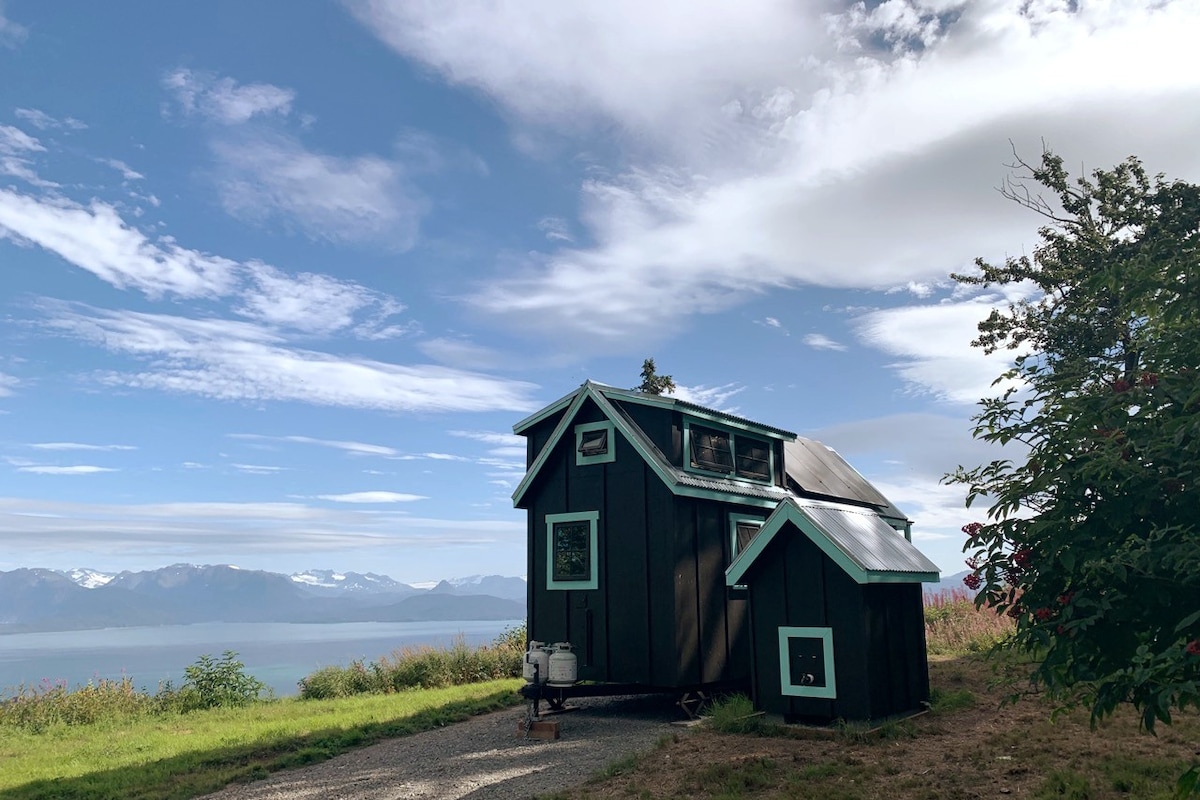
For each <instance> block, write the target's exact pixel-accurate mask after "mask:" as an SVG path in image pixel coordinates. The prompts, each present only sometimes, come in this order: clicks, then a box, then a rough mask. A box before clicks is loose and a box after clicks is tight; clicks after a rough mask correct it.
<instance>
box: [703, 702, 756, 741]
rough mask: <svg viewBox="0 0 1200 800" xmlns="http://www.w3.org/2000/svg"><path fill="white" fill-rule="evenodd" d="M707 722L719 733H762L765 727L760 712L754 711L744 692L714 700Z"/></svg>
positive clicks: (752, 704)
mask: <svg viewBox="0 0 1200 800" xmlns="http://www.w3.org/2000/svg"><path fill="white" fill-rule="evenodd" d="M708 724H709V725H710V726H712V728H713V730H716V731H719V732H720V733H763V732H764V730H765V728H766V725H765V721H764V720H763V716H762V714H759V713H756V712H755V710H754V703H753V702H752V701H751V700H750V698H749V697H746V695H744V694H731V695H729V696H727V697H721V698H718V699H716V700H714V701H713V704H712V708H711V709H710V710H709V713H708Z"/></svg>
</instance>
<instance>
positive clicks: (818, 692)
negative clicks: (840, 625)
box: [779, 627, 837, 700]
mask: <svg viewBox="0 0 1200 800" xmlns="http://www.w3.org/2000/svg"><path fill="white" fill-rule="evenodd" d="M779 687H780V689H781V690H782V693H783V694H784V695H787V696H790V697H819V698H824V699H828V700H833V699H835V698H837V681H836V680H835V670H834V664H833V628H792V627H782V628H780V629H779Z"/></svg>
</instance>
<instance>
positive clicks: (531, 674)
mask: <svg viewBox="0 0 1200 800" xmlns="http://www.w3.org/2000/svg"><path fill="white" fill-rule="evenodd" d="M535 675H536V678H537V680H538V681H539V682H540V683H545V682H546V681H548V680H550V651H549V649H547V648H546V645H545V643H544V642H533V641H531V642H530V643H529V649H528V650H526V651H525V663H524V664H523V665H522V666H521V677H523V678H524V679H525V681H526V682H527V683H533V681H534V678H535Z"/></svg>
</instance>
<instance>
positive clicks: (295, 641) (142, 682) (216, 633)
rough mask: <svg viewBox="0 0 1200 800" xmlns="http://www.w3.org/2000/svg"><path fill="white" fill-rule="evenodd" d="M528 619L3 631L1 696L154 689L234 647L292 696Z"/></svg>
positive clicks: (481, 640) (486, 638) (485, 638)
mask: <svg viewBox="0 0 1200 800" xmlns="http://www.w3.org/2000/svg"><path fill="white" fill-rule="evenodd" d="M522 622H523V620H508V621H500V622H494V621H488V622H480V621H465V622H342V623H331V624H323V625H316V624H293V623H274V622H236V623H224V622H207V623H201V624H196V625H162V626H155V627H144V628H104V629H102V630H91V631H54V632H48V633H13V634H0V696H3V695H4V694H5V693H8V692H11V690H12V689H14V688H15V687H17V686H18V685H21V684H24V685H26V686H34V685H38V684H40V683H42V682H43V681H44V680H49V681H66V682H67V683H68V684H69V685H71V686H72V687H74V686H78V685H81V684H84V683H86V682H87V681H89V680H96V679H98V678H111V679H120V678H122V677H125V676H128V677H129V678H131V679H132V680H133V683H134V685H135V686H136V687H138V688H141V689H146V690H148V691H154V690H155V689H157V688H158V685H159V683H160V682H162V681H167V680H170V681H172V682H174V683H175V685H176V686H178V685H179V684H180V683H181V682H182V681H183V670H184V668H185V667H187V666H189V665H190V664H192V663H194V662H195V661H196V659H197V658H199V657H200V656H201V655H203V654H207V655H211V656H214V657H219V656H220V655H221V654H222V653H223V652H224V651H226V650H234V651H236V652H237V653H238V659H239V660H240V661H241V662H242V663H244V664H245V665H246V671H247V672H248V673H250V674H251V675H253V676H254V677H256V678H258V679H259V680H260V681H262V682H263V683H265V684H267V685H268V686H270V687H271V688H272V689H274V690H275V693H276V694H277V695H279V696H281V697H285V696H288V695H294V694H296V693H297V691H298V690H297V688H296V682H297V681H299V680H300V679H301V678H303V677H304V676H305V675H308V674H309V673H310V672H312V671H313V670H316V669H318V668H320V667H325V666H344V665H346V664H348V663H350V662H351V661H353V660H354V659H363V660H367V661H370V660H373V659H377V658H379V657H380V656H383V655H387V654H389V653H391V652H392V651H393V650H396V649H399V648H403V647H416V646H420V645H431V646H435V647H440V646H446V645H450V644H452V643H453V642H454V641H455V639H456V638H458V637H460V636H461V637H462V638H463V639H464V640H465V641H466V642H467V644H471V645H476V644H485V643H489V642H491V641H492V640H494V639H495V638H496V637H497V636H499V635H500V634H501V633H503V632H504V631H505V630H506V629H508V628H511V627H514V626H517V625H520V624H521V623H522Z"/></svg>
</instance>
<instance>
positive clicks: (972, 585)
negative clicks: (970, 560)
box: [963, 573, 983, 592]
mask: <svg viewBox="0 0 1200 800" xmlns="http://www.w3.org/2000/svg"><path fill="white" fill-rule="evenodd" d="M963 583H965V584H966V585H967V588H968V589H970V590H971V591H972V592H975V591H978V590H979V587H980V586H982V585H983V579H982V578H980V577H979V576H978V575H976V574H975V573H971V574H970V575H968V576H966V577H965V578H963Z"/></svg>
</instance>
